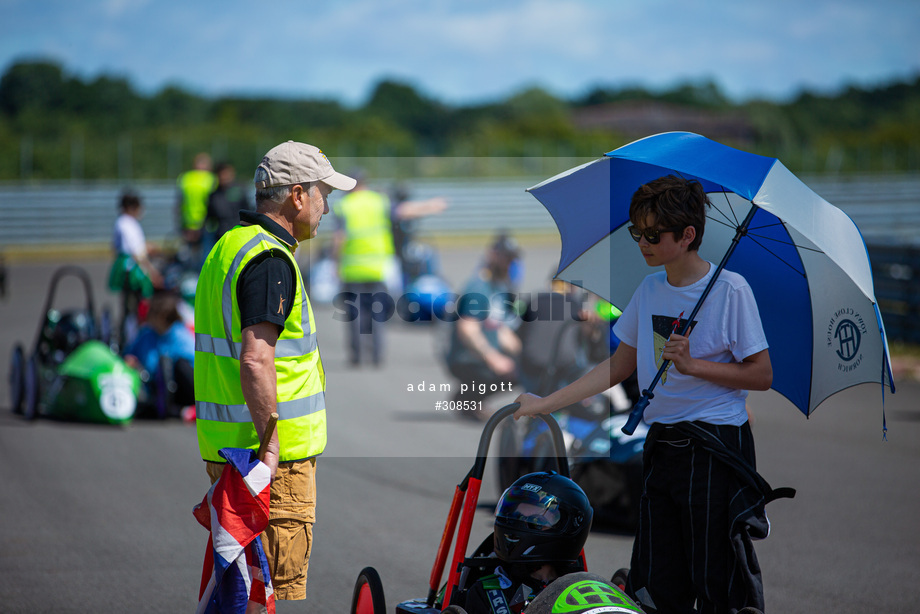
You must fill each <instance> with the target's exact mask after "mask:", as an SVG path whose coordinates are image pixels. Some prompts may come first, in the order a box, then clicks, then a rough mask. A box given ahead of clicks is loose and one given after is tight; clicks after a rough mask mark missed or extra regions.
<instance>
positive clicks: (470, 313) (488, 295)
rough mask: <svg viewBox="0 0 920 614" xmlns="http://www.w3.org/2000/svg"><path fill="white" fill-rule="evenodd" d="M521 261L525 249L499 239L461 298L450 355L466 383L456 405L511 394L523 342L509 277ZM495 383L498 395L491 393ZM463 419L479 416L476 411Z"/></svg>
mask: <svg viewBox="0 0 920 614" xmlns="http://www.w3.org/2000/svg"><path fill="white" fill-rule="evenodd" d="M518 258H520V249H519V248H518V246H517V243H516V242H515V241H514V239H512V238H511V237H509V236H508V235H506V234H501V235H499V236H498V237H497V238H496V239H495V241H494V242H493V243H492V245H491V246H489V248H488V250H487V251H486V255H485V259H484V261H483V264H482V266H481V267H480V269H479V270H478V271H477V272H476V274H475V275H474V276H473V278H472V279H471V280H470V281H469V282H468V283H467V285H466V287H465V288H464V290H463V293H462V294H461V296H460V300H459V303H458V305H457V314H458V316H459V318H458V319H457V320H456V322H454V329H453V331H452V335H451V342H450V350H449V352H448V356H447V367H448V369H449V370H450V373H451V374H452V375H453V376H454V377H456V378H457V379H458V380H459V384H461V385H458V386H457V388H456V392H455V394H454V397H453V401H464V402H466V401H473V402H479V401H482V400H483V399H484V398H485V397H487V396H488V395H489V394H491V393H492V392H497V391H499V390H502V389H504V390H505V391H508V390H509V388H510V384H512V383H514V382H516V381H517V379H518V377H517V363H516V358H517V357H518V356H519V355H520V353H521V341H520V339H519V338H518V336H517V334H516V333H515V332H514V330H513V328H512V327H511V324H512V323H514V322H515V321H516V318H517V316H516V314H515V313H514V301H515V297H514V294H513V292H512V286H511V280H510V278H509V271H510V268H511V264H512V263H513V262H514V261H515V260H517V259H518ZM472 382H475V385H471V384H472ZM462 384H467V386H465V387H464V386H463V385H462ZM493 384H494V385H495V386H494V387H495V388H496V390H492V388H493ZM502 384H505V386H502ZM477 409H478V405H477ZM460 415H462V416H473V417H475V416H476V415H477V412H460Z"/></svg>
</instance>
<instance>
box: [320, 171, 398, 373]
mask: <svg viewBox="0 0 920 614" xmlns="http://www.w3.org/2000/svg"><path fill="white" fill-rule="evenodd" d="M351 175H352V176H353V177H354V178H355V179H356V180H357V182H358V183H357V185H356V186H355V189H354V190H352V191H351V192H349V193H348V194H346V195H345V196H343V197H342V199H341V200H339V202H338V203H336V205H335V206H334V208H333V213H334V214H335V220H336V236H335V252H336V255H337V259H338V262H339V279H340V280H341V282H342V290H343V291H344V292H346V293H348V294H349V295H353V296H354V301H355V305H356V306H357V310H358V312H357V317H356V318H354V319H353V320H352V321H351V322H350V323H349V324H350V325H349V328H348V362H349V364H351V365H352V366H358V365H359V364H361V354H362V349H363V346H364V345H365V343H364V340H365V339H367V340H368V341H369V342H370V353H371V361H372V362H373V363H374V365H375V366H380V365H381V364H382V362H383V328H384V322H383V318H376V319H375V318H374V312H375V310H376V312H377V313H383V312H384V310H385V307H384V306H383V305H381V304H380V301H378V300H377V299H376V298H375V295H378V296H379V295H380V294H383V293H385V292H386V291H387V284H386V281H387V279H388V278H391V277H392V276H393V273H394V272H395V261H394V258H393V254H394V248H393V234H392V232H391V219H390V216H391V210H390V209H391V207H390V199H389V198H387V197H386V196H385V195H384V194H380V193H379V192H375V191H373V190H371V189H370V188H369V187H368V186H367V181H366V177H365V175H364V173H363V172H361V171H357V172H352V173H351ZM375 305H377V307H375Z"/></svg>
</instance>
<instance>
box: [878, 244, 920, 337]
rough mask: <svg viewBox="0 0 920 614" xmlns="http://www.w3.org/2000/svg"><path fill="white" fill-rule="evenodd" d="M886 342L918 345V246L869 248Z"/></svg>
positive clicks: (919, 324)
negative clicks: (886, 336)
mask: <svg viewBox="0 0 920 614" xmlns="http://www.w3.org/2000/svg"><path fill="white" fill-rule="evenodd" d="M868 248H869V260H870V261H871V262H872V277H873V279H874V281H875V298H876V299H877V300H878V307H879V311H881V312H882V319H883V320H884V322H885V332H886V333H887V335H888V341H901V342H903V343H910V344H920V247H913V246H899V245H869V246H868Z"/></svg>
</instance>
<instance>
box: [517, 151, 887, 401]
mask: <svg viewBox="0 0 920 614" xmlns="http://www.w3.org/2000/svg"><path fill="white" fill-rule="evenodd" d="M668 174H677V175H680V176H682V177H684V178H686V179H695V180H697V181H699V182H700V183H701V184H702V185H703V188H704V189H705V190H706V192H707V193H708V194H709V197H710V200H711V201H712V204H713V206H712V208H711V210H710V211H709V214H708V216H707V218H708V219H707V223H706V229H705V233H704V236H703V242H702V246H701V248H700V255H701V256H702V257H703V258H705V259H707V260H710V261H711V262H713V263H719V262H720V261H721V259H722V257H723V255H724V254H725V253H726V252H727V251H728V249H729V246H730V245H731V243H732V240H733V239H734V237H735V235H736V232H737V230H738V228H739V226H740V225H741V222H742V220H744V219H745V217H746V215H747V213H748V212H749V211H750V209H751V207H752V206H755V205H756V206H757V207H758V210H757V211H756V212H755V214H754V216H753V218H752V220H751V222H750V224H749V227H748V229H747V232H746V233H745V234H744V236H743V237H742V238H741V240H740V241H739V243H738V245H737V247H736V249H735V251H734V253H733V254H732V256H731V258H730V259H729V260H728V262H727V264H726V268H727V269H728V270H731V271H734V272H737V273H740V274H741V275H743V276H744V277H745V278H746V279H747V281H748V283H749V284H750V285H751V288H752V290H753V292H754V296H755V298H756V299H757V304H758V308H759V310H760V315H761V319H762V321H763V326H764V332H765V333H766V335H767V340H768V342H769V343H770V355H771V358H772V361H773V369H774V383H773V388H774V389H775V390H777V391H778V392H780V393H781V394H783V395H784V396H786V397H787V398H788V399H789V400H790V401H792V403H793V404H795V405H796V406H797V407H798V408H799V409H800V410H801V411H802V412H803V413H805V414H806V415H808V414H810V413H811V412H812V411H813V410H814V408H815V407H817V406H818V405H819V404H820V403H821V402H822V401H823V400H824V399H826V398H827V397H828V396H830V395H831V394H833V393H835V392H837V391H839V390H842V389H843V388H846V387H848V386H853V385H856V384H859V383H864V382H878V381H883V382H886V380H887V382H886V383H888V385H889V386H890V387H891V388H892V389H893V388H894V387H893V384H892V382H891V376H890V365H889V361H888V355H887V347H886V342H885V337H884V329H883V327H882V322H881V316H880V314H879V313H878V310H877V308H876V305H875V296H874V293H873V286H872V273H871V268H870V265H869V259H868V255H867V252H866V248H865V243H864V241H863V239H862V236H861V235H860V233H859V230H858V229H857V228H856V225H855V224H854V223H853V222H852V220H850V218H849V217H847V216H846V214H844V213H843V212H842V211H840V210H839V209H837V208H836V207H833V206H832V205H830V204H829V203H827V202H826V201H824V200H823V199H822V198H821V197H820V196H818V195H817V194H815V193H814V192H813V191H812V190H810V189H809V188H808V187H807V186H806V185H805V184H804V183H802V182H801V181H800V180H799V179H798V178H796V177H795V176H794V175H793V174H792V173H790V172H789V171H788V170H787V169H786V168H785V167H784V166H783V165H782V164H781V163H780V162H779V161H778V160H776V159H774V158H765V157H763V156H757V155H754V154H749V153H746V152H741V151H738V150H736V149H732V148H730V147H726V146H724V145H720V144H718V143H714V142H713V141H710V140H709V139H706V138H704V137H701V136H698V135H694V134H689V133H667V134H662V135H656V136H653V137H648V138H646V139H642V140H640V141H637V142H635V143H631V144H629V145H626V146H625V147H621V148H620V149H617V150H615V151H613V152H611V153H609V154H608V155H607V156H606V157H604V158H601V159H599V160H595V161H593V162H589V163H587V164H584V165H582V166H580V167H577V168H574V169H572V170H570V171H568V172H565V173H562V174H560V175H557V176H556V177H553V178H551V179H549V180H547V181H544V182H543V183H541V184H539V185H537V186H534V187H533V188H530V190H529V191H530V192H531V193H532V194H533V195H534V196H535V197H536V198H537V199H538V200H540V202H541V203H543V204H544V206H546V208H547V210H548V211H549V212H550V214H551V215H552V216H553V219H554V220H555V221H556V224H557V226H558V227H559V230H560V234H561V237H562V252H561V254H560V263H559V269H558V271H557V277H559V278H560V279H565V280H566V281H570V282H572V283H575V284H576V285H579V286H581V287H584V288H586V289H588V290H591V291H592V292H594V293H596V294H598V295H599V296H601V297H603V298H605V299H607V300H609V301H610V302H611V303H613V304H614V305H617V306H618V307H620V308H621V309H622V308H624V307H625V306H626V304H627V303H628V301H629V299H630V298H631V297H632V294H633V292H634V291H635V289H636V288H637V287H638V285H639V283H641V281H642V280H643V279H644V278H645V277H646V276H647V275H649V274H650V273H653V272H655V271H656V270H660V269H657V268H650V267H648V266H647V265H646V264H645V260H644V258H642V255H641V253H640V251H639V250H638V249H637V247H636V244H635V242H634V241H633V240H632V238H631V237H630V236H629V233H628V232H627V231H626V226H627V225H628V224H629V203H630V200H631V197H632V194H633V193H634V192H635V190H636V189H637V188H638V187H639V186H640V185H642V184H644V183H647V182H649V181H651V180H653V179H656V178H658V177H662V176H664V175H668Z"/></svg>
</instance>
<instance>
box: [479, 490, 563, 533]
mask: <svg viewBox="0 0 920 614" xmlns="http://www.w3.org/2000/svg"><path fill="white" fill-rule="evenodd" d="M527 486H529V484H528V485H525V486H524V487H521V488H509V489H508V490H507V491H505V494H503V495H502V498H501V500H500V501H499V502H498V507H497V508H496V510H495V516H496V518H502V519H505V520H509V521H515V522H522V523H524V524H526V525H527V527H528V528H530V529H535V530H537V531H548V530H549V529H552V528H553V527H555V526H556V525H558V524H559V521H560V520H561V519H562V512H561V510H560V509H559V501H558V500H557V499H556V497H555V496H554V495H551V494H549V493H548V492H546V491H544V490H536V491H534V490H525V489H526V487H527Z"/></svg>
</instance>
